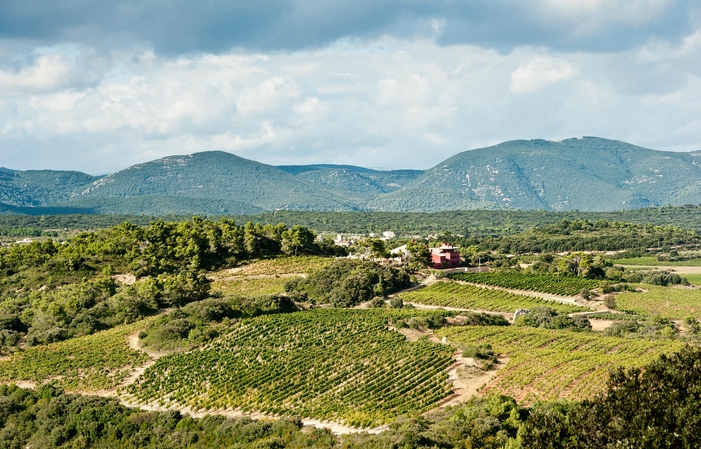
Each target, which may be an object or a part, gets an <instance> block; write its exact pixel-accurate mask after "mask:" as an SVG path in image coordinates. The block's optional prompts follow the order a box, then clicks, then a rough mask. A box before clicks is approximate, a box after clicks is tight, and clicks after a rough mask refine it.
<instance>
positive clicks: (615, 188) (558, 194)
mask: <svg viewBox="0 0 701 449" xmlns="http://www.w3.org/2000/svg"><path fill="white" fill-rule="evenodd" d="M699 203H701V153H677V152H661V151H654V150H649V149H645V148H641V147H636V146H635V145H631V144H627V143H625V142H619V141H615V140H608V139H600V138H595V137H585V138H581V139H567V140H563V141H557V142H554V141H546V140H515V141H510V142H504V143H501V144H499V145H495V146H493V147H488V148H481V149H477V150H470V151H465V152H462V153H460V154H457V155H455V156H453V157H451V158H449V159H447V160H445V161H443V162H441V163H440V164H438V165H436V166H435V167H433V168H431V169H430V170H427V171H426V172H425V173H424V174H423V175H422V176H421V177H419V178H417V179H416V180H414V181H413V182H412V183H411V184H409V185H407V186H406V188H404V189H401V190H398V191H396V192H393V193H390V194H388V195H385V196H382V197H378V198H377V199H376V200H374V201H373V202H372V203H371V205H370V206H371V207H372V208H373V209H375V210H395V211H439V210H450V209H509V208H515V209H541V210H572V209H577V210H583V211H610V210H620V209H636V208H640V207H650V206H663V205H683V204H699Z"/></svg>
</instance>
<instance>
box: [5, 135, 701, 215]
mask: <svg viewBox="0 0 701 449" xmlns="http://www.w3.org/2000/svg"><path fill="white" fill-rule="evenodd" d="M700 161H701V153H680V152H662V151H654V150H649V149H645V148H641V147H636V146H634V145H630V144H627V143H625V142H619V141H614V140H608V139H600V138H595V137H586V138H582V139H568V140H564V141H561V142H551V141H545V140H516V141H510V142H504V143H501V144H499V145H495V146H493V147H489V148H481V149H475V150H470V151H465V152H463V153H460V154H457V155H455V156H453V157H451V158H449V159H447V160H445V161H443V162H441V163H439V164H438V165H436V166H435V167H433V168H431V169H429V170H426V171H424V172H422V171H419V170H391V171H378V170H371V169H365V168H362V167H354V166H347V165H346V166H334V165H323V164H321V165H309V166H283V167H275V166H272V165H267V164H262V163H259V162H256V161H252V160H248V159H244V158H241V157H238V156H235V155H233V154H230V153H226V152H222V151H205V152H201V153H195V154H192V155H183V156H169V157H166V158H163V159H159V160H155V161H150V162H145V163H142V164H137V165H134V166H132V167H128V168H126V169H124V170H121V171H118V172H116V173H112V174H110V175H107V176H104V177H93V176H90V175H86V174H83V173H77V172H52V171H27V172H19V171H13V170H7V169H2V171H0V203H5V205H4V206H1V205H0V210H9V211H14V212H17V213H30V214H31V213H34V214H41V213H80V212H81V211H83V212H84V213H121V214H147V215H160V214H198V215H202V214H208V215H210V214H211V215H222V214H251V213H256V212H258V211H262V210H267V211H275V210H280V209H282V210H302V211H415V212H436V211H447V210H465V209H490V210H496V209H512V210H513V209H516V210H518V209H521V210H526V209H532V210H546V211H567V210H579V211H615V210H621V209H637V208H642V207H655V206H665V205H677V206H681V205H684V204H699V203H701V187H699V185H698V178H699V175H700V174H701V168H699V166H700V164H701V162H700ZM178 199H181V200H182V201H180V202H179V201H178ZM29 206H40V207H39V208H38V210H34V211H33V210H31V208H30V207H29ZM47 207H51V208H52V209H46V208H47Z"/></svg>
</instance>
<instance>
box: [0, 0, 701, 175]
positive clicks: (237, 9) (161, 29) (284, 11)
mask: <svg viewBox="0 0 701 449" xmlns="http://www.w3.org/2000/svg"><path fill="white" fill-rule="evenodd" d="M582 135H595V136H601V137H608V138H613V139H620V140H624V141H628V142H631V143H634V144H637V145H641V146H646V147H649V148H655V149H661V150H671V151H692V150H701V3H700V2H698V1H696V0H694V1H692V0H687V1H673V0H539V1H533V0H484V1H482V0H475V1H456V0H452V1H429V0H426V1H382V0H355V1H346V0H343V1H318V2H310V1H305V2H302V1H286V0H270V1H266V2H260V1H224V0H208V1H202V2H193V1H183V0H142V1H119V0H114V1H110V2H98V1H89V0H72V1H60V0H59V1H53V2H47V1H45V0H42V1H39V0H23V1H21V2H18V1H10V0H0V166H6V167H10V168H16V169H29V168H55V169H74V170H81V171H85V172H88V173H93V174H102V173H107V172H112V171H116V170H119V169H121V168H124V167H126V166H129V165H132V164H135V163H138V162H143V161H147V160H151V159H155V158H158V157H162V156H166V155H171V154H185V153H193V152H197V151H205V150H210V149H220V150H225V151H230V152H232V153H235V154H238V155H240V156H243V157H247V158H250V159H255V160H258V161H262V162H266V163H271V164H303V163H339V164H356V165H364V166H369V167H386V168H428V167H431V166H433V165H435V164H437V163H438V162H440V161H441V160H443V159H445V158H447V157H449V156H452V155H453V154H455V153H458V152H461V151H465V150H469V149H473V148H478V147H483V146H487V145H491V144H495V143H498V142H502V141H505V140H511V139H521V138H523V139H530V138H544V139H553V140H557V139H564V138H568V137H577V136H582Z"/></svg>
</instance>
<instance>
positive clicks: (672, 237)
mask: <svg viewBox="0 0 701 449" xmlns="http://www.w3.org/2000/svg"><path fill="white" fill-rule="evenodd" d="M695 228H696V227H695V226H693V227H691V229H695ZM461 243H462V244H463V245H464V246H467V245H466V244H477V245H478V246H479V248H480V249H481V250H484V251H495V250H496V251H499V252H501V253H504V254H523V253H554V252H562V251H568V252H576V251H589V250H598V251H616V250H622V249H641V250H643V251H644V250H645V248H649V247H658V246H664V245H684V244H697V243H701V237H700V236H699V235H698V234H697V233H695V232H691V231H687V230H684V229H680V228H676V227H673V226H670V225H669V224H666V225H665V226H653V225H650V224H644V225H643V224H635V223H623V222H615V221H606V220H602V219H599V220H596V221H593V222H592V221H587V220H580V219H576V220H568V219H563V220H561V221H559V222H557V223H554V224H549V225H542V226H534V227H532V228H531V229H530V230H528V231H527V232H521V233H517V234H515V235H510V236H503V237H499V238H494V239H490V238H486V239H484V240H479V241H470V240H468V241H465V242H461ZM600 268H605V267H603V266H602V267H600Z"/></svg>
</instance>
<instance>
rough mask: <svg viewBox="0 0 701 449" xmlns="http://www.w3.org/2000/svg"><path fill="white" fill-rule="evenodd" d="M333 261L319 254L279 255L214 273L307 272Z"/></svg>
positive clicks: (262, 273)
mask: <svg viewBox="0 0 701 449" xmlns="http://www.w3.org/2000/svg"><path fill="white" fill-rule="evenodd" d="M331 261H333V259H332V258H328V257H318V256H297V257H278V258H275V259H262V260H257V261H255V262H253V263H250V264H248V265H242V266H240V267H237V268H235V269H233V270H224V271H219V272H216V273H213V275H214V276H215V278H216V277H224V276H261V275H264V276H266V275H267V276H275V275H281V274H289V273H306V272H307V271H310V270H318V269H320V268H323V267H325V266H326V265H328V264H329V263H331Z"/></svg>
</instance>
